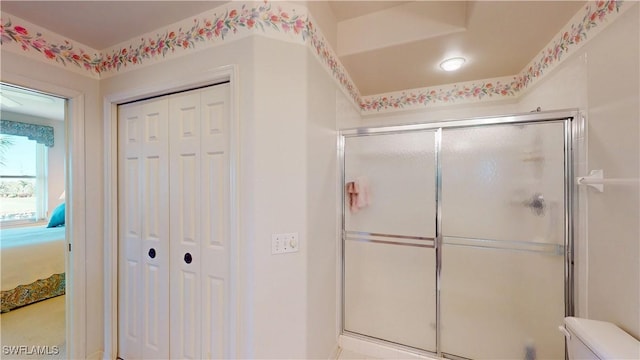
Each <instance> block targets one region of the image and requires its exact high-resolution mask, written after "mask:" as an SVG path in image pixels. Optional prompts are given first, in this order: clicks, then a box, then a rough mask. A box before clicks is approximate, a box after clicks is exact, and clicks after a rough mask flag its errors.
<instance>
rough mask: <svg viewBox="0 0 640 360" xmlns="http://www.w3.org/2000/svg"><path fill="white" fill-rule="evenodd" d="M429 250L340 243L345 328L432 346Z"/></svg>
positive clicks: (433, 295)
mask: <svg viewBox="0 0 640 360" xmlns="http://www.w3.org/2000/svg"><path fill="white" fill-rule="evenodd" d="M435 267H436V266H435V250H434V249H430V248H419V247H412V246H402V245H388V244H379V243H368V242H359V241H346V242H345V294H344V298H345V309H344V310H345V311H344V328H345V330H348V331H351V332H355V333H358V334H362V335H367V336H372V337H375V338H378V339H383V340H387V341H392V342H396V343H399V344H403V345H407V346H412V347H415V348H419V349H424V350H428V351H435V348H436V345H435V343H436V291H435V280H436V276H435Z"/></svg>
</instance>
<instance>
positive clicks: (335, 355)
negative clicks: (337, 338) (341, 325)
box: [329, 344, 342, 360]
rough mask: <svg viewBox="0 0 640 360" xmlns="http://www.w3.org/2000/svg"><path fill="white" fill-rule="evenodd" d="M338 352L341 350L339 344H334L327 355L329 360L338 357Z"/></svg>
mask: <svg viewBox="0 0 640 360" xmlns="http://www.w3.org/2000/svg"><path fill="white" fill-rule="evenodd" d="M340 352H342V349H341V348H340V345H338V344H336V347H335V348H333V351H332V352H331V354H330V355H329V360H336V359H337V358H338V357H340Z"/></svg>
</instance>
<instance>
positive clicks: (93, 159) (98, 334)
mask: <svg viewBox="0 0 640 360" xmlns="http://www.w3.org/2000/svg"><path fill="white" fill-rule="evenodd" d="M1 70H2V71H1V72H0V77H1V80H2V81H5V82H8V83H11V84H15V85H19V86H23V87H26V88H31V89H36V90H42V91H45V92H49V93H54V94H63V93H65V92H69V91H70V92H75V93H79V94H83V95H84V135H85V139H84V140H85V144H84V145H85V154H84V156H85V164H84V166H85V173H84V175H83V176H84V179H83V180H84V182H85V183H86V191H85V189H84V188H79V187H78V185H77V184H73V183H72V184H70V186H71V189H72V191H74V192H79V191H82V192H84V194H82V196H83V197H84V200H85V201H86V204H88V205H90V206H86V214H85V220H84V224H83V225H84V227H85V228H86V229H87V235H86V236H83V238H82V239H76V241H82V242H83V243H84V254H80V256H81V258H83V259H85V261H86V262H85V266H86V271H82V275H81V276H79V278H81V279H84V280H85V281H84V283H83V285H82V286H83V287H84V290H85V292H86V298H85V299H84V300H85V304H82V305H78V307H79V308H82V306H86V329H87V330H86V333H83V334H78V337H79V338H84V337H85V336H86V342H83V344H77V345H78V346H79V347H80V348H81V349H86V350H85V353H86V356H95V355H96V354H98V352H99V351H101V349H102V336H103V327H102V324H103V323H102V313H103V307H102V306H103V305H102V304H103V301H102V299H103V291H102V283H103V279H102V276H103V261H102V260H103V257H102V255H103V236H102V229H103V211H102V209H103V201H102V194H103V187H102V183H103V181H102V178H103V175H102V174H103V171H102V163H103V153H102V120H101V116H100V113H101V107H100V106H101V105H100V104H99V97H98V81H97V80H95V79H92V78H88V77H85V76H81V75H78V74H76V73H73V72H70V71H67V70H65V69H62V68H59V67H57V66H54V65H50V64H43V63H42V62H40V61H35V60H32V59H29V58H26V57H23V56H20V55H16V54H14V53H11V52H8V51H2V69H1ZM79 128H82V124H80V123H79V120H78V119H75V127H74V129H72V131H76V132H77V130H78V129H79ZM72 156H73V154H72ZM72 171H73V169H72ZM58 195H59V194H58ZM78 195H79V194H78ZM68 198H69V194H67V199H68ZM89 234H90V235H89ZM77 245H78V246H76V249H79V250H81V249H82V248H83V246H82V245H81V244H77ZM80 316H82V315H80Z"/></svg>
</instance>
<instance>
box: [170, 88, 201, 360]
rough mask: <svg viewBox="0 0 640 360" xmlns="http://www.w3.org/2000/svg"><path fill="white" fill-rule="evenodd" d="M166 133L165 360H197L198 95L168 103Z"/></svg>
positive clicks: (199, 153)
mask: <svg viewBox="0 0 640 360" xmlns="http://www.w3.org/2000/svg"><path fill="white" fill-rule="evenodd" d="M169 109H170V121H169V124H170V125H169V127H170V128H169V131H170V133H171V138H170V147H171V162H170V167H171V174H170V184H171V190H170V202H171V203H170V208H171V277H170V278H171V280H170V281H171V288H172V292H171V311H170V318H171V320H170V321H171V358H180V359H196V358H201V357H202V355H201V351H200V350H201V349H200V344H201V342H200V337H201V326H200V324H201V314H200V311H201V286H200V281H201V279H200V276H201V266H202V261H201V256H200V255H201V252H200V242H201V231H200V227H199V224H200V222H201V219H202V218H201V211H200V209H201V198H202V195H201V193H200V184H201V164H200V161H201V151H200V142H201V137H200V120H201V116H200V95H199V93H198V92H188V93H184V94H180V95H175V96H173V97H171V99H170V101H169Z"/></svg>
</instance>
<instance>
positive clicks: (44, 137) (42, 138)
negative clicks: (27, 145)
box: [0, 120, 54, 147]
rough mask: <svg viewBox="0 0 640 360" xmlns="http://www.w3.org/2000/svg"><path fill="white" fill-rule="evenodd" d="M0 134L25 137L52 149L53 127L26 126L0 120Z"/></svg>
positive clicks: (20, 123)
mask: <svg viewBox="0 0 640 360" xmlns="http://www.w3.org/2000/svg"><path fill="white" fill-rule="evenodd" d="M0 134H6V135H17V136H26V137H28V138H29V139H30V140H35V141H36V142H38V143H40V144H44V145H45V146H48V147H53V143H54V141H53V127H51V126H46V125H36V124H28V123H22V122H17V121H10V120H0Z"/></svg>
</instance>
